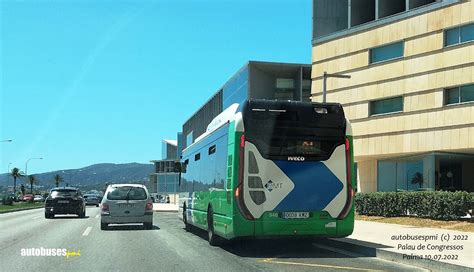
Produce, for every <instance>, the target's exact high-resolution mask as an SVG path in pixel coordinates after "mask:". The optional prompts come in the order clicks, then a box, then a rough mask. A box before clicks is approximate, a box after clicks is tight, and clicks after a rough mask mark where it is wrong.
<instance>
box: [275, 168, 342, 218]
mask: <svg viewBox="0 0 474 272" xmlns="http://www.w3.org/2000/svg"><path fill="white" fill-rule="evenodd" d="M275 164H276V165H277V166H278V167H279V168H280V169H281V170H282V171H283V172H284V173H285V174H286V175H287V176H288V177H289V178H290V180H291V181H292V182H293V183H294V184H295V188H294V189H293V191H291V192H290V193H289V194H288V195H287V196H286V197H285V199H283V201H282V202H280V204H278V206H277V207H276V208H275V209H274V211H280V212H284V211H314V210H322V209H324V208H325V207H326V206H327V205H328V204H329V203H330V202H331V201H332V200H333V199H334V197H336V195H337V194H338V193H339V192H341V190H342V189H343V188H344V186H343V184H342V182H341V181H340V180H339V179H338V178H337V177H336V176H335V175H334V174H333V173H332V172H331V170H329V169H328V168H327V167H326V165H324V164H323V163H321V162H288V161H275Z"/></svg>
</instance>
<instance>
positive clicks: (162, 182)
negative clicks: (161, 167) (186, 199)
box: [157, 173, 179, 193]
mask: <svg viewBox="0 0 474 272" xmlns="http://www.w3.org/2000/svg"><path fill="white" fill-rule="evenodd" d="M178 177H179V175H178V174H177V173H158V174H157V188H158V189H157V193H176V192H178Z"/></svg>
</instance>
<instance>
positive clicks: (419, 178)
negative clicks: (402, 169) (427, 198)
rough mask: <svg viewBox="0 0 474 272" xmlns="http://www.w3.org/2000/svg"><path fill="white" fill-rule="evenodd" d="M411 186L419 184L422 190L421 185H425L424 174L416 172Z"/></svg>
mask: <svg viewBox="0 0 474 272" xmlns="http://www.w3.org/2000/svg"><path fill="white" fill-rule="evenodd" d="M411 184H419V185H420V189H421V185H423V174H422V173H420V172H416V173H415V174H414V175H413V177H412V179H411Z"/></svg>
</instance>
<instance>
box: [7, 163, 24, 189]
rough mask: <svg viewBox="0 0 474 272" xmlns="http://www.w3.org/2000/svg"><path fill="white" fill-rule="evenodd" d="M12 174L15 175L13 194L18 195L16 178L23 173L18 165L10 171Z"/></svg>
mask: <svg viewBox="0 0 474 272" xmlns="http://www.w3.org/2000/svg"><path fill="white" fill-rule="evenodd" d="M10 175H11V176H12V177H13V194H15V195H16V179H17V178H19V177H23V176H24V175H23V173H22V172H20V169H18V168H17V167H14V168H13V169H12V171H11V173H10Z"/></svg>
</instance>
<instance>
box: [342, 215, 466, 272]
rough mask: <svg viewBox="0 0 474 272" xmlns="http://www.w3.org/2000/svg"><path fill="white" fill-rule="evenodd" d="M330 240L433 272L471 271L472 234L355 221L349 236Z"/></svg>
mask: <svg viewBox="0 0 474 272" xmlns="http://www.w3.org/2000/svg"><path fill="white" fill-rule="evenodd" d="M333 240H334V241H338V242H343V243H345V245H346V246H349V247H350V248H351V250H355V251H361V252H364V253H366V254H371V255H374V256H376V257H379V258H383V259H389V260H391V261H395V262H400V263H404V264H408V265H413V266H417V267H423V268H427V269H430V270H435V271H446V270H457V271H459V270H470V271H472V269H473V268H474V258H473V256H474V234H473V233H471V232H458V231H451V230H444V229H434V228H421V227H415V226H404V225H395V224H386V223H377V222H369V221H358V220H356V221H355V226H354V233H353V234H352V235H350V236H349V237H347V238H342V239H333ZM430 259H431V260H430ZM434 260H436V261H434Z"/></svg>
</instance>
